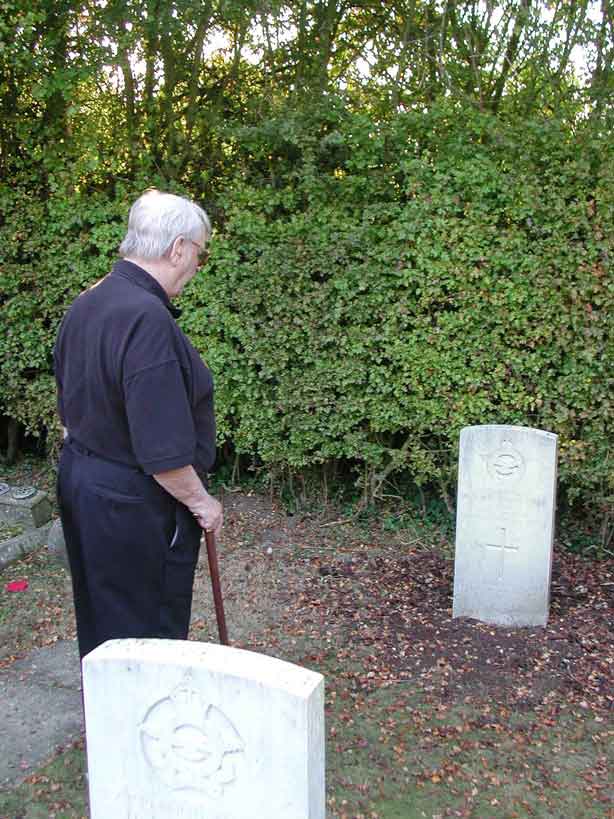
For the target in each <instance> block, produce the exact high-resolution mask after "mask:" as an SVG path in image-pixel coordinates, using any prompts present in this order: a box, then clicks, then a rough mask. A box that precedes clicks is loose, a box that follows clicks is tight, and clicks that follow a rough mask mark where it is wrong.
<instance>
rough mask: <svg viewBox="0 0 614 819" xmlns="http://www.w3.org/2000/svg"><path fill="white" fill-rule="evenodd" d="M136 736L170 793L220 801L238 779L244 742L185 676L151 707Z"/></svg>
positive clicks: (219, 711)
mask: <svg viewBox="0 0 614 819" xmlns="http://www.w3.org/2000/svg"><path fill="white" fill-rule="evenodd" d="M139 733H140V740H141V747H142V749H143V754H144V756H145V759H146V761H147V763H148V765H149V766H150V768H152V770H153V771H155V773H156V774H157V776H158V777H159V779H160V780H161V781H162V782H164V784H166V785H167V786H168V787H169V788H171V789H172V790H175V791H177V790H183V791H187V790H195V791H199V792H201V793H206V794H207V795H209V796H213V797H219V796H221V795H222V794H223V791H224V787H225V786H227V785H229V784H230V783H232V782H234V781H235V779H236V777H237V766H236V763H237V761H238V757H239V756H240V755H242V754H243V753H244V750H245V746H244V743H243V740H242V739H241V737H240V735H239V733H238V731H237V729H236V728H235V727H234V725H233V724H232V722H231V721H230V720H229V719H228V717H227V716H226V715H225V714H224V713H223V712H222V711H221V710H220V709H219V708H217V707H216V706H214V705H211V704H207V703H205V702H203V699H202V698H201V696H200V694H199V692H198V691H197V689H196V687H195V686H194V684H193V682H192V680H191V677H190V675H189V674H188V675H186V677H185V678H184V679H183V681H182V682H181V683H180V684H179V685H178V686H177V688H175V690H174V691H173V692H172V693H171V694H170V696H168V697H165V698H164V699H161V700H159V701H158V702H156V703H154V705H152V706H151V708H149V710H148V711H147V713H146V715H145V718H144V719H143V721H142V723H141V724H140V725H139Z"/></svg>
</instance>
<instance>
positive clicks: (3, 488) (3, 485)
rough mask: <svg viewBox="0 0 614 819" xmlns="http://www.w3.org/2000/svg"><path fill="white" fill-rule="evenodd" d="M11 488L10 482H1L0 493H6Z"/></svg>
mask: <svg viewBox="0 0 614 819" xmlns="http://www.w3.org/2000/svg"><path fill="white" fill-rule="evenodd" d="M10 488H11V487H10V486H9V485H8V483H0V495H6V493H7V492H8V491H9V489H10Z"/></svg>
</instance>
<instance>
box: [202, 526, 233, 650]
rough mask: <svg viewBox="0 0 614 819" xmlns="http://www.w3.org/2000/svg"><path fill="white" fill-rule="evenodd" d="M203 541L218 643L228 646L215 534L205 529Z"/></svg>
mask: <svg viewBox="0 0 614 819" xmlns="http://www.w3.org/2000/svg"><path fill="white" fill-rule="evenodd" d="M205 541H206V543H207V557H208V558H209V573H210V574H211V586H212V587H213V602H214V603H215V616H216V617H217V628H218V631H219V633H220V643H221V644H222V645H223V646H227V645H228V632H227V631H226V617H225V616H224V601H223V599H222V587H221V585H220V570H219V569H218V565H217V551H216V549H215V533H214V532H209V531H207V530H206V529H205Z"/></svg>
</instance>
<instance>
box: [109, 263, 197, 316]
mask: <svg viewBox="0 0 614 819" xmlns="http://www.w3.org/2000/svg"><path fill="white" fill-rule="evenodd" d="M111 275H115V276H123V277H124V278H125V279H128V280H129V281H131V282H132V283H133V284H136V285H138V286H139V287H142V288H143V289H144V290H148V291H149V292H150V293H153V295H154V296H157V297H158V298H159V299H160V301H161V302H162V303H163V304H164V306H165V307H166V308H167V309H168V311H169V312H170V314H171V315H172V316H173V318H179V316H180V315H181V310H180V309H179V308H178V307H175V305H174V304H172V303H171V301H170V299H169V297H168V296H167V295H166V291H165V290H164V288H163V287H162V285H161V284H159V283H158V282H157V281H156V280H155V279H154V277H153V276H151V275H150V274H149V273H148V272H147V271H146V270H143V268H142V267H139V266H138V264H134V262H128V261H126V259H120V260H119V261H118V262H116V263H115V265H114V267H113V270H112V271H111Z"/></svg>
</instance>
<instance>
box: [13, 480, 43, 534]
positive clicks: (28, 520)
mask: <svg viewBox="0 0 614 819" xmlns="http://www.w3.org/2000/svg"><path fill="white" fill-rule="evenodd" d="M52 514H53V509H52V506H51V501H50V500H49V497H48V495H47V493H46V492H42V491H41V490H40V489H35V487H33V486H9V485H8V484H6V483H2V484H0V520H1V521H4V522H6V523H19V524H21V525H22V526H24V527H25V528H26V529H37V528H38V527H39V526H43V525H44V524H45V523H48V522H49V521H50V520H51V517H52Z"/></svg>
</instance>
